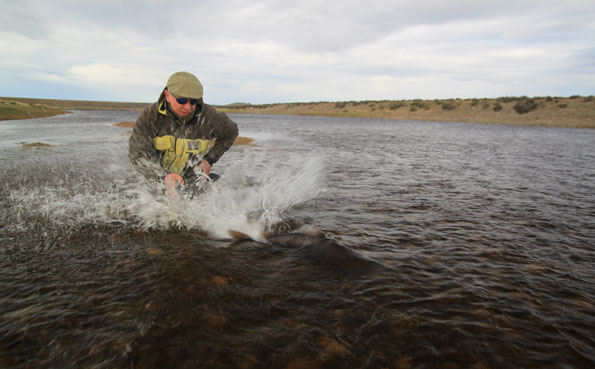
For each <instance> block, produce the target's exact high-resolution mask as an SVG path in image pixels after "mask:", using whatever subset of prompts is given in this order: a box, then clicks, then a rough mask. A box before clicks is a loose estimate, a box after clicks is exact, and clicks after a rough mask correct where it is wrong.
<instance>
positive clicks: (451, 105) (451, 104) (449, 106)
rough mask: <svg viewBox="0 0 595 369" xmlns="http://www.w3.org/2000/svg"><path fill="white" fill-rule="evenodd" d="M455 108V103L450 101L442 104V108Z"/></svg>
mask: <svg viewBox="0 0 595 369" xmlns="http://www.w3.org/2000/svg"><path fill="white" fill-rule="evenodd" d="M456 108H457V104H455V103H452V102H445V103H444V104H442V109H443V110H455V109H456Z"/></svg>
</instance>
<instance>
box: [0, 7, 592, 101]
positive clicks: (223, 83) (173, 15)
mask: <svg viewBox="0 0 595 369" xmlns="http://www.w3.org/2000/svg"><path fill="white" fill-rule="evenodd" d="M0 55H1V57H0V96H5V97H32V98H49V99H74V100H101V101H127V102H152V101H156V100H157V98H158V97H159V95H160V93H161V91H162V89H163V88H164V87H165V84H166V82H167V79H168V77H169V76H170V75H171V74H172V73H174V72H176V71H182V70H183V71H188V72H191V73H193V74H195V75H196V76H197V77H198V78H199V80H200V81H201V82H202V84H203V85H204V99H205V102H207V103H211V104H228V103H236V102H246V103H252V104H267V103H281V102H314V101H351V100H355V101H361V100H402V99H449V98H484V97H485V98H493V97H500V96H571V95H582V96H588V95H594V94H595V1H593V0H564V1H561V0H557V1H549V0H540V1H525V0H514V1H511V0H498V1H492V0H483V1H480V0H477V1H472V0H455V1H444V0H392V1H390V0H366V1H361V0H359V1H352V0H342V1H340V0H293V1H288V0H250V1H248V0H229V1H228V0H194V1H186V0H178V1H166V0H155V1H153V0H145V1H137V0H98V1H87V0H51V1H49V0H19V1H14V0H0Z"/></svg>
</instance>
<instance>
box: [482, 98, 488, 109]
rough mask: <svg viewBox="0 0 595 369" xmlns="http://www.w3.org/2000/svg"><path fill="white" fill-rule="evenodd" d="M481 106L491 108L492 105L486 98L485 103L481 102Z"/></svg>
mask: <svg viewBox="0 0 595 369" xmlns="http://www.w3.org/2000/svg"><path fill="white" fill-rule="evenodd" d="M481 107H482V108H484V109H487V108H489V107H490V102H489V101H487V100H485V101H484V102H483V104H481Z"/></svg>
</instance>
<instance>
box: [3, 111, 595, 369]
mask: <svg viewBox="0 0 595 369" xmlns="http://www.w3.org/2000/svg"><path fill="white" fill-rule="evenodd" d="M137 115H138V113H137V112H105V111H80V112H75V113H74V114H70V115H65V116H59V117H52V118H45V119H34V120H23V121H9V122H0V150H1V152H2V155H1V156H0V166H1V167H2V169H3V172H4V173H5V174H4V180H3V182H2V184H1V185H0V192H1V200H0V201H1V202H2V212H1V213H0V221H1V228H0V241H1V242H2V244H1V245H0V283H1V284H2V290H1V291H2V292H0V367H3V368H4V367H6V368H67V367H77V368H78V367H81V368H82V367H85V368H124V367H125V368H130V367H134V368H163V367H177V368H196V367H200V368H397V369H403V368H591V367H593V365H594V364H595V328H594V327H595V302H594V301H595V164H594V163H595V150H594V149H593V147H595V131H593V130H580V129H565V128H541V127H513V126H492V125H480V124H456V123H436V122H434V123H432V122H408V121H393V120H371V119H349V118H322V117H320V118H318V117H294V116H286V117H285V116H252V115H234V116H233V119H234V120H235V121H236V122H237V123H238V125H239V127H240V132H241V135H243V136H247V137H252V138H254V139H255V140H256V144H257V146H235V147H233V148H232V149H231V150H230V151H229V152H228V153H227V154H226V155H225V156H224V157H223V158H222V160H221V161H220V162H219V163H217V164H216V165H215V166H214V171H215V172H217V173H218V174H221V175H222V178H221V180H219V181H218V182H216V183H215V184H214V185H213V187H212V188H211V189H210V190H208V191H206V192H204V193H203V194H201V195H200V196H199V197H198V198H193V199H187V200H186V201H182V202H178V201H173V200H170V199H168V198H167V197H165V196H162V194H161V193H160V191H159V189H158V188H156V186H154V185H151V184H149V183H147V182H146V181H144V180H143V179H142V178H140V177H139V176H138V175H137V174H136V173H135V171H134V170H133V168H132V166H131V165H130V164H129V163H128V159H127V139H128V136H127V134H126V129H123V128H118V127H114V126H113V124H114V123H117V122H120V121H131V120H135V118H136V116H137ZM35 142H42V143H47V144H50V145H51V146H49V147H39V148H35V147H33V148H30V149H24V148H23V146H22V145H23V144H24V143H35ZM230 229H233V230H237V231H240V232H243V233H245V234H247V235H249V236H250V237H251V238H253V239H256V240H258V241H260V242H256V241H254V240H252V239H242V240H232V239H230V237H229V233H228V231H229V230H230ZM262 232H268V235H269V238H268V240H267V239H264V236H263V234H262Z"/></svg>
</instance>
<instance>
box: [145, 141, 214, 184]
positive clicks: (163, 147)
mask: <svg viewBox="0 0 595 369" xmlns="http://www.w3.org/2000/svg"><path fill="white" fill-rule="evenodd" d="M153 145H154V146H155V148H156V149H157V150H159V151H161V155H160V157H161V158H162V159H161V166H162V167H163V169H165V170H166V171H167V172H169V173H177V174H180V175H182V173H183V172H184V168H185V167H186V163H187V162H188V159H189V158H194V157H198V158H202V157H203V156H205V154H206V153H207V151H208V149H209V140H201V139H200V138H198V139H194V140H191V139H187V138H176V137H175V136H171V135H166V136H161V137H155V138H154V139H153Z"/></svg>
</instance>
